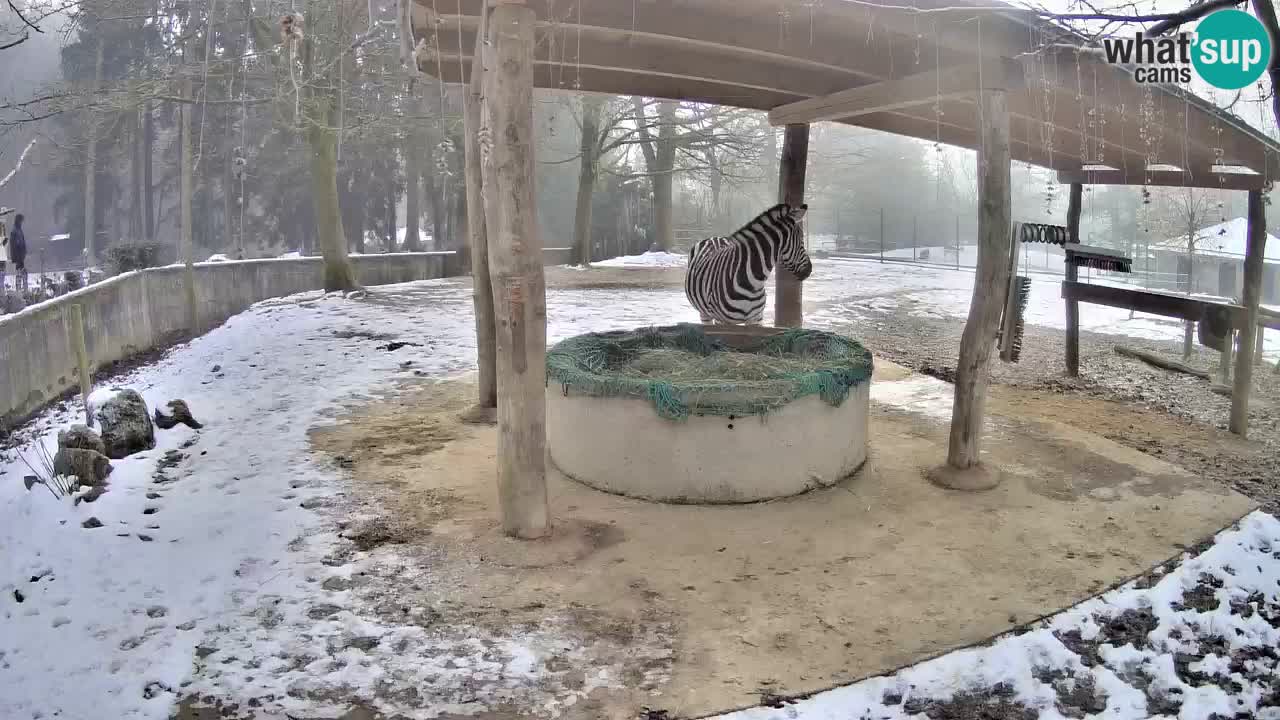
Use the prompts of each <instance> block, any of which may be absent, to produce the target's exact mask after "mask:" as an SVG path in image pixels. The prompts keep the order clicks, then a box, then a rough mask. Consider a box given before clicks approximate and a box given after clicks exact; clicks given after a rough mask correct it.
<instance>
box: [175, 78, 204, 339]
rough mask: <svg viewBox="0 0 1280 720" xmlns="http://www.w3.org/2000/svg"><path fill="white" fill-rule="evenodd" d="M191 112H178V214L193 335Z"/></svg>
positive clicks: (185, 91)
mask: <svg viewBox="0 0 1280 720" xmlns="http://www.w3.org/2000/svg"><path fill="white" fill-rule="evenodd" d="M182 97H183V98H184V99H185V100H190V99H191V80H189V79H188V80H184V81H183V84H182ZM191 109H192V105H191V103H190V102H184V103H182V106H181V107H180V108H179V110H178V112H179V114H180V115H181V118H182V149H181V165H182V168H181V173H182V177H181V179H180V181H179V183H180V185H181V193H182V194H181V196H180V198H179V200H178V205H179V212H180V214H181V222H182V229H181V232H180V235H179V237H180V239H181V240H180V244H181V247H182V264H183V271H182V278H183V287H184V290H185V291H186V301H187V302H186V305H187V331H188V332H190V333H191V334H192V335H195V334H197V333H199V332H200V327H199V323H198V318H197V315H196V274H195V268H193V267H192V257H191V254H192V248H191V239H192V238H191V231H192V227H191V222H192V219H191V194H192V190H193V187H192V186H193V185H194V178H193V177H192V174H193V172H194V168H193V165H194V162H193V161H192V157H191Z"/></svg>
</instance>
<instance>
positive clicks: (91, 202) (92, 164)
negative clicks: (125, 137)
mask: <svg viewBox="0 0 1280 720" xmlns="http://www.w3.org/2000/svg"><path fill="white" fill-rule="evenodd" d="M102 54H103V47H102V39H101V38H99V39H98V48H97V51H96V56H95V60H94V71H93V90H94V92H97V90H98V87H99V86H101V85H102ZM97 182H98V125H97V118H96V117H94V116H93V114H92V113H90V117H89V149H88V153H87V160H86V162H85V164H84V261H85V267H86V268H90V267H93V266H94V265H96V264H97V262H98V223H97V219H98V208H97V207H96V204H97V199H98V197H97Z"/></svg>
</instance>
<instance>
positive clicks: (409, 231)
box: [404, 93, 425, 252]
mask: <svg viewBox="0 0 1280 720" xmlns="http://www.w3.org/2000/svg"><path fill="white" fill-rule="evenodd" d="M419 95H421V93H419ZM414 105H415V106H416V107H418V108H421V107H422V100H421V98H420V97H419V98H417V99H415V101H414ZM421 122H425V121H424V120H423V119H420V118H419V119H415V120H413V121H411V123H410V126H409V128H407V129H406V131H405V141H404V226H405V230H404V250H405V252H418V251H419V250H421V249H422V236H421V222H422V208H421V207H419V202H420V201H421V198H422V191H421V189H420V182H421V178H422V142H421V140H422V133H420V132H418V131H417V130H418V128H417V124H418V123H421Z"/></svg>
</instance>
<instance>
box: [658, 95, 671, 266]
mask: <svg viewBox="0 0 1280 720" xmlns="http://www.w3.org/2000/svg"><path fill="white" fill-rule="evenodd" d="M658 122H660V123H661V125H660V126H659V127H658V147H657V161H658V167H657V168H656V169H655V172H657V173H658V176H657V178H655V180H657V179H658V178H661V182H655V183H654V196H655V197H654V220H655V222H654V224H655V225H657V227H656V228H654V230H655V231H656V232H657V235H658V237H657V241H658V246H659V247H661V248H662V249H663V250H667V251H670V250H671V248H672V247H673V246H674V245H675V239H676V232H675V197H674V196H675V169H676V104H675V103H674V102H662V103H658Z"/></svg>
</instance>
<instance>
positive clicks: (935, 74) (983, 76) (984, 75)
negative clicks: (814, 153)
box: [769, 60, 1024, 126]
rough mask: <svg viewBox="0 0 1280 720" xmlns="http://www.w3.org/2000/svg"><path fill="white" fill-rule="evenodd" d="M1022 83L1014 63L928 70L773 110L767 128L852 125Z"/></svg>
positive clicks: (1005, 62)
mask: <svg viewBox="0 0 1280 720" xmlns="http://www.w3.org/2000/svg"><path fill="white" fill-rule="evenodd" d="M1023 78H1024V72H1023V68H1022V65H1021V64H1020V63H1018V62H1016V61H1013V60H995V61H989V62H986V63H981V64H976V63H975V64H973V65H966V66H963V67H954V68H946V69H942V70H930V71H929V72H923V73H917V74H915V75H908V76H906V77H902V78H898V79H897V80H886V81H883V82H878V83H874V84H871V85H863V86H861V87H855V88H850V89H848V90H841V91H840V92H837V93H832V94H830V95H824V96H822V97H816V98H810V99H808V100H800V101H798V102H793V103H788V104H786V105H782V106H780V107H776V108H774V109H772V110H770V111H769V123H770V124H771V125H774V126H778V125H788V124H791V123H814V122H820V121H823V120H848V119H849V118H853V117H857V116H859V115H869V114H871V113H877V112H886V111H890V110H899V109H901V108H905V107H910V106H912V105H923V104H930V105H932V104H933V103H934V102H938V101H941V100H947V99H953V98H957V97H970V96H975V95H976V94H977V93H978V90H979V88H985V89H992V90H1011V89H1017V88H1019V87H1021V86H1022V85H1023V84H1024V79H1023Z"/></svg>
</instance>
